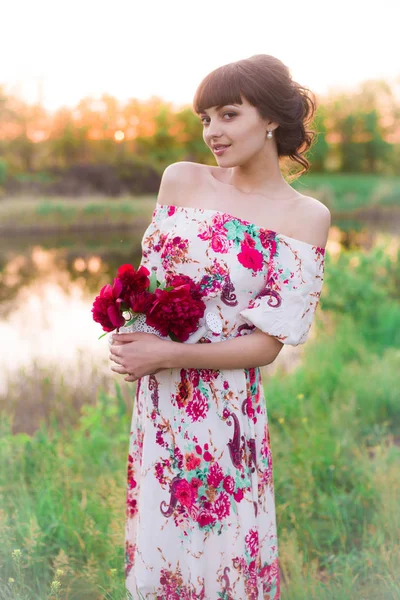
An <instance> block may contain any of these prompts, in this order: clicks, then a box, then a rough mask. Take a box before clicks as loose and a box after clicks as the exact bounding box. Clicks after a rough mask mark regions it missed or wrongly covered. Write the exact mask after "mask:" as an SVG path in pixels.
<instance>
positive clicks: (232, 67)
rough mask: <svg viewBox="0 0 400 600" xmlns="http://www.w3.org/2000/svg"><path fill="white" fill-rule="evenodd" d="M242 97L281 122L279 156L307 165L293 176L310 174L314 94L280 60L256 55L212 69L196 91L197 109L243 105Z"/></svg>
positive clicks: (195, 108)
mask: <svg viewBox="0 0 400 600" xmlns="http://www.w3.org/2000/svg"><path fill="white" fill-rule="evenodd" d="M309 94H311V95H312V98H311V97H310V96H309ZM241 96H245V98H246V100H247V101H248V102H249V103H250V104H252V105H253V106H254V107H255V108H257V110H258V112H259V114H260V116H261V117H262V118H267V119H269V120H271V121H275V122H276V123H279V127H277V128H276V129H275V131H274V137H275V141H276V145H277V150H278V156H279V157H287V156H288V157H289V158H290V159H292V160H294V161H296V162H297V163H300V164H301V165H302V166H303V167H304V168H303V170H302V171H300V172H298V173H297V174H293V175H291V176H290V177H289V178H290V179H297V178H298V177H299V176H300V175H302V174H303V173H306V172H307V171H308V170H309V168H310V163H309V161H308V160H307V158H306V157H305V156H303V154H304V153H305V152H307V151H308V150H309V149H310V147H311V145H312V142H313V138H314V136H315V133H316V132H315V131H310V130H307V129H306V125H307V124H308V123H309V122H310V121H311V120H312V118H313V116H314V113H315V110H316V101H315V96H314V94H312V92H310V90H308V89H307V88H305V87H303V86H301V85H299V84H298V83H296V82H295V81H293V80H292V78H291V75H290V71H289V69H288V67H286V65H284V64H283V63H282V62H281V61H280V60H279V59H277V58H275V57H274V56H270V55H269V54H255V55H254V56H251V57H250V58H245V59H243V60H239V61H236V62H232V63H229V64H227V65H223V66H222V67H219V68H218V69H215V70H214V71H211V73H209V74H208V75H207V76H206V77H205V78H204V79H203V80H202V81H201V83H200V85H199V86H198V88H197V90H196V93H195V95H194V99H193V108H194V111H195V112H196V113H197V114H200V113H201V112H203V111H204V110H205V109H207V108H210V107H211V106H224V105H225V104H242V98H241Z"/></svg>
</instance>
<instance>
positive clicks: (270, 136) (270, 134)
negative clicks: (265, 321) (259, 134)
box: [267, 131, 274, 140]
mask: <svg viewBox="0 0 400 600" xmlns="http://www.w3.org/2000/svg"><path fill="white" fill-rule="evenodd" d="M273 137H274V135H273V133H272V131H268V133H267V138H268V139H269V140H270V139H272V138H273Z"/></svg>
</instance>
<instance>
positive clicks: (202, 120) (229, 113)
mask: <svg viewBox="0 0 400 600" xmlns="http://www.w3.org/2000/svg"><path fill="white" fill-rule="evenodd" d="M225 115H232V117H234V116H236V113H233V112H226V113H224V114H223V115H222V116H223V117H225ZM204 119H208V117H203V118H202V119H200V120H201V122H202V123H203V125H206V123H205V122H204ZM225 120H226V119H225Z"/></svg>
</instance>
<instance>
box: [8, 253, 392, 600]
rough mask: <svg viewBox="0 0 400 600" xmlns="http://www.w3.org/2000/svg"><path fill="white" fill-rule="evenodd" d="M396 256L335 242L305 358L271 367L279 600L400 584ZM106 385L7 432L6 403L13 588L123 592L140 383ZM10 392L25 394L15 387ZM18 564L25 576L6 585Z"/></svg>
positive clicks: (89, 595)
mask: <svg viewBox="0 0 400 600" xmlns="http://www.w3.org/2000/svg"><path fill="white" fill-rule="evenodd" d="M355 258H356V259H357V260H355ZM399 259H400V255H399V253H398V254H397V256H393V255H392V256H389V254H388V253H387V252H386V249H385V248H384V247H381V248H374V249H373V250H369V251H365V252H363V251H349V252H346V251H343V252H342V253H341V254H340V256H339V257H331V256H330V255H328V256H327V265H326V280H325V283H324V289H323V294H322V297H321V303H320V310H319V314H318V318H317V319H316V322H315V326H314V328H313V332H312V336H311V339H310V340H309V341H308V343H307V344H306V345H305V346H302V347H301V355H302V360H301V363H300V366H298V367H297V368H296V369H294V370H293V371H291V372H290V373H284V372H283V370H282V369H277V370H276V371H275V372H274V373H273V374H270V375H269V376H268V377H267V378H264V384H265V385H264V390H265V396H266V403H267V410H268V417H269V423H270V431H271V441H272V455H273V465H274V481H275V495H276V508H277V522H278V543H279V556H280V566H281V572H282V579H283V581H282V600H354V598H357V600H396V599H398V598H399V597H400V572H399V569H398V565H399V559H400V513H399V511H398V501H399V497H400V478H399V476H398V464H399V459H400V448H399V445H400V410H399V394H398V373H399V372H400V350H399V347H400V338H399V335H400V302H399V286H398V281H399V264H400V261H399ZM48 376H49V375H48V373H47V372H46V373H44V372H43V373H41V371H40V370H39V371H38V372H37V373H36V375H35V377H33V378H32V379H30V380H28V382H27V383H26V386H27V388H29V394H30V396H31V397H32V398H33V399H35V398H36V399H37V401H38V402H39V401H40V398H41V395H42V394H43V383H42V379H44V378H45V377H48ZM53 377H56V374H54V375H53ZM19 378H20V380H21V381H22V380H23V374H22V373H21V374H20V375H19ZM16 381H18V380H16ZM93 385H95V384H93ZM95 387H96V389H97V395H95V394H94V395H95V399H94V401H93V402H92V403H89V402H88V400H87V397H85V396H83V397H82V404H81V405H80V406H79V405H78V404H79V403H78V404H75V410H76V414H75V418H73V414H70V418H69V420H62V410H61V409H62V406H63V405H65V404H68V405H69V404H70V403H71V402H72V397H73V392H71V394H70V395H68V394H67V392H66V391H65V390H64V391H63V392H62V393H61V392H60V398H59V402H58V406H57V407H55V408H54V410H53V411H52V410H51V405H52V404H53V402H54V399H52V400H51V401H50V400H49V407H48V411H47V413H48V418H47V420H46V422H43V423H42V425H41V427H40V428H39V429H38V430H37V431H36V432H35V433H33V434H32V435H27V434H24V433H20V434H16V435H12V433H11V432H12V420H11V419H10V418H9V417H8V416H7V414H5V413H3V414H1V413H0V414H1V419H0V464H1V465H2V469H1V471H0V564H1V565H2V567H1V569H2V570H1V571H0V573H1V574H0V582H1V580H2V581H3V588H4V589H8V591H7V592H4V593H7V594H8V596H4V597H5V598H7V597H9V598H12V599H16V598H18V599H19V600H36V599H37V600H39V599H40V600H43V599H45V598H53V597H54V598H55V597H57V596H56V595H55V593H56V592H53V593H51V591H50V589H51V585H52V582H54V580H57V581H59V582H60V585H61V588H60V590H59V592H57V593H59V596H58V597H59V598H60V599H63V600H67V599H68V600H72V599H73V600H78V599H79V600H81V599H82V598H85V600H92V599H93V600H95V599H96V600H97V599H100V598H104V599H107V600H121V599H125V587H124V585H125V583H124V574H123V552H124V544H123V541H124V540H123V538H124V522H125V512H124V511H125V506H124V502H125V475H126V458H127V449H128V438H129V430H130V422H131V416H132V400H133V398H134V391H135V389H136V385H134V386H132V387H130V386H125V387H124V388H120V387H119V385H118V384H116V387H115V389H114V390H111V391H108V392H106V391H105V390H104V389H103V388H102V387H101V386H96V385H95ZM127 389H129V390H130V392H129V396H128V399H127V398H125V397H124V393H125V391H126V390H127ZM11 396H12V397H14V399H15V401H18V399H19V398H21V397H24V396H21V394H20V393H19V389H18V386H17V384H15V386H14V387H13V388H12V390H11ZM10 400H12V398H11V399H10ZM19 402H20V400H19ZM75 402H77V399H76V398H75ZM33 405H34V404H33ZM70 410H72V409H70ZM15 549H19V550H20V552H21V557H20V559H18V560H19V561H20V566H19V567H18V565H17V559H16V558H15V557H14V558H13V556H12V553H13V551H14V550H15ZM21 565H22V566H21ZM18 569H19V571H18ZM59 569H61V570H62V572H63V573H62V574H60V572H59V571H58V575H57V570H59ZM18 573H19V574H18ZM10 577H11V578H14V579H15V582H14V583H12V584H7V582H8V580H9V578H10ZM18 581H19V583H17V582H18ZM17 585H18V586H19V587H18V589H17ZM54 587H57V586H56V585H55V584H54V583H53V588H54ZM13 588H14V589H15V591H12V590H13ZM0 592H1V583H0ZM0 597H1V596H0Z"/></svg>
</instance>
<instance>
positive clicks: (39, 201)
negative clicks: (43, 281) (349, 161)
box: [0, 174, 400, 233]
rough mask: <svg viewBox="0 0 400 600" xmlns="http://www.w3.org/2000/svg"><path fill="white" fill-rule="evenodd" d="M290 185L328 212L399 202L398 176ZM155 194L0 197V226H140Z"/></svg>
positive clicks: (316, 178) (310, 179) (391, 206)
mask: <svg viewBox="0 0 400 600" xmlns="http://www.w3.org/2000/svg"><path fill="white" fill-rule="evenodd" d="M292 185H293V187H294V188H295V189H297V190H298V191H300V192H301V193H303V194H306V195H312V196H314V197H316V198H318V199H319V200H320V201H321V202H324V203H325V204H326V205H327V206H328V208H329V209H330V210H331V211H332V214H333V215H334V216H335V215H337V216H343V215H348V216H351V215H355V214H357V212H358V211H364V212H368V211H371V210H374V211H376V210H379V211H380V212H381V213H385V212H387V213H389V214H390V215H392V214H393V211H394V210H398V209H399V207H400V177H389V176H388V177H385V176H381V175H359V174H354V175H351V174H349V175H346V174H336V175H329V174H323V175H311V174H308V175H304V176H303V177H301V178H300V180H299V181H295V182H294V183H293V184H292ZM156 196H157V195H156V194H148V195H143V196H137V197H132V196H123V197H121V198H108V197H102V196H99V197H87V198H68V197H67V198H63V197H43V198H40V197H38V198H4V199H3V200H2V201H1V202H0V231H1V230H3V231H4V232H5V233H6V232H7V231H9V232H12V231H21V232H23V231H27V230H29V229H31V230H32V229H34V230H36V231H39V230H41V231H44V232H45V231H49V230H54V229H57V230H60V231H61V230H65V231H73V230H74V229H84V228H86V229H90V228H93V229H95V228H96V227H107V228H111V227H122V226H127V227H129V226H132V227H134V226H135V225H138V226H140V227H142V226H143V225H144V224H145V223H146V222H148V221H149V219H150V217H151V213H152V211H153V209H154V206H155V203H156ZM397 214H398V213H397ZM138 219H139V220H140V221H138Z"/></svg>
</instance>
